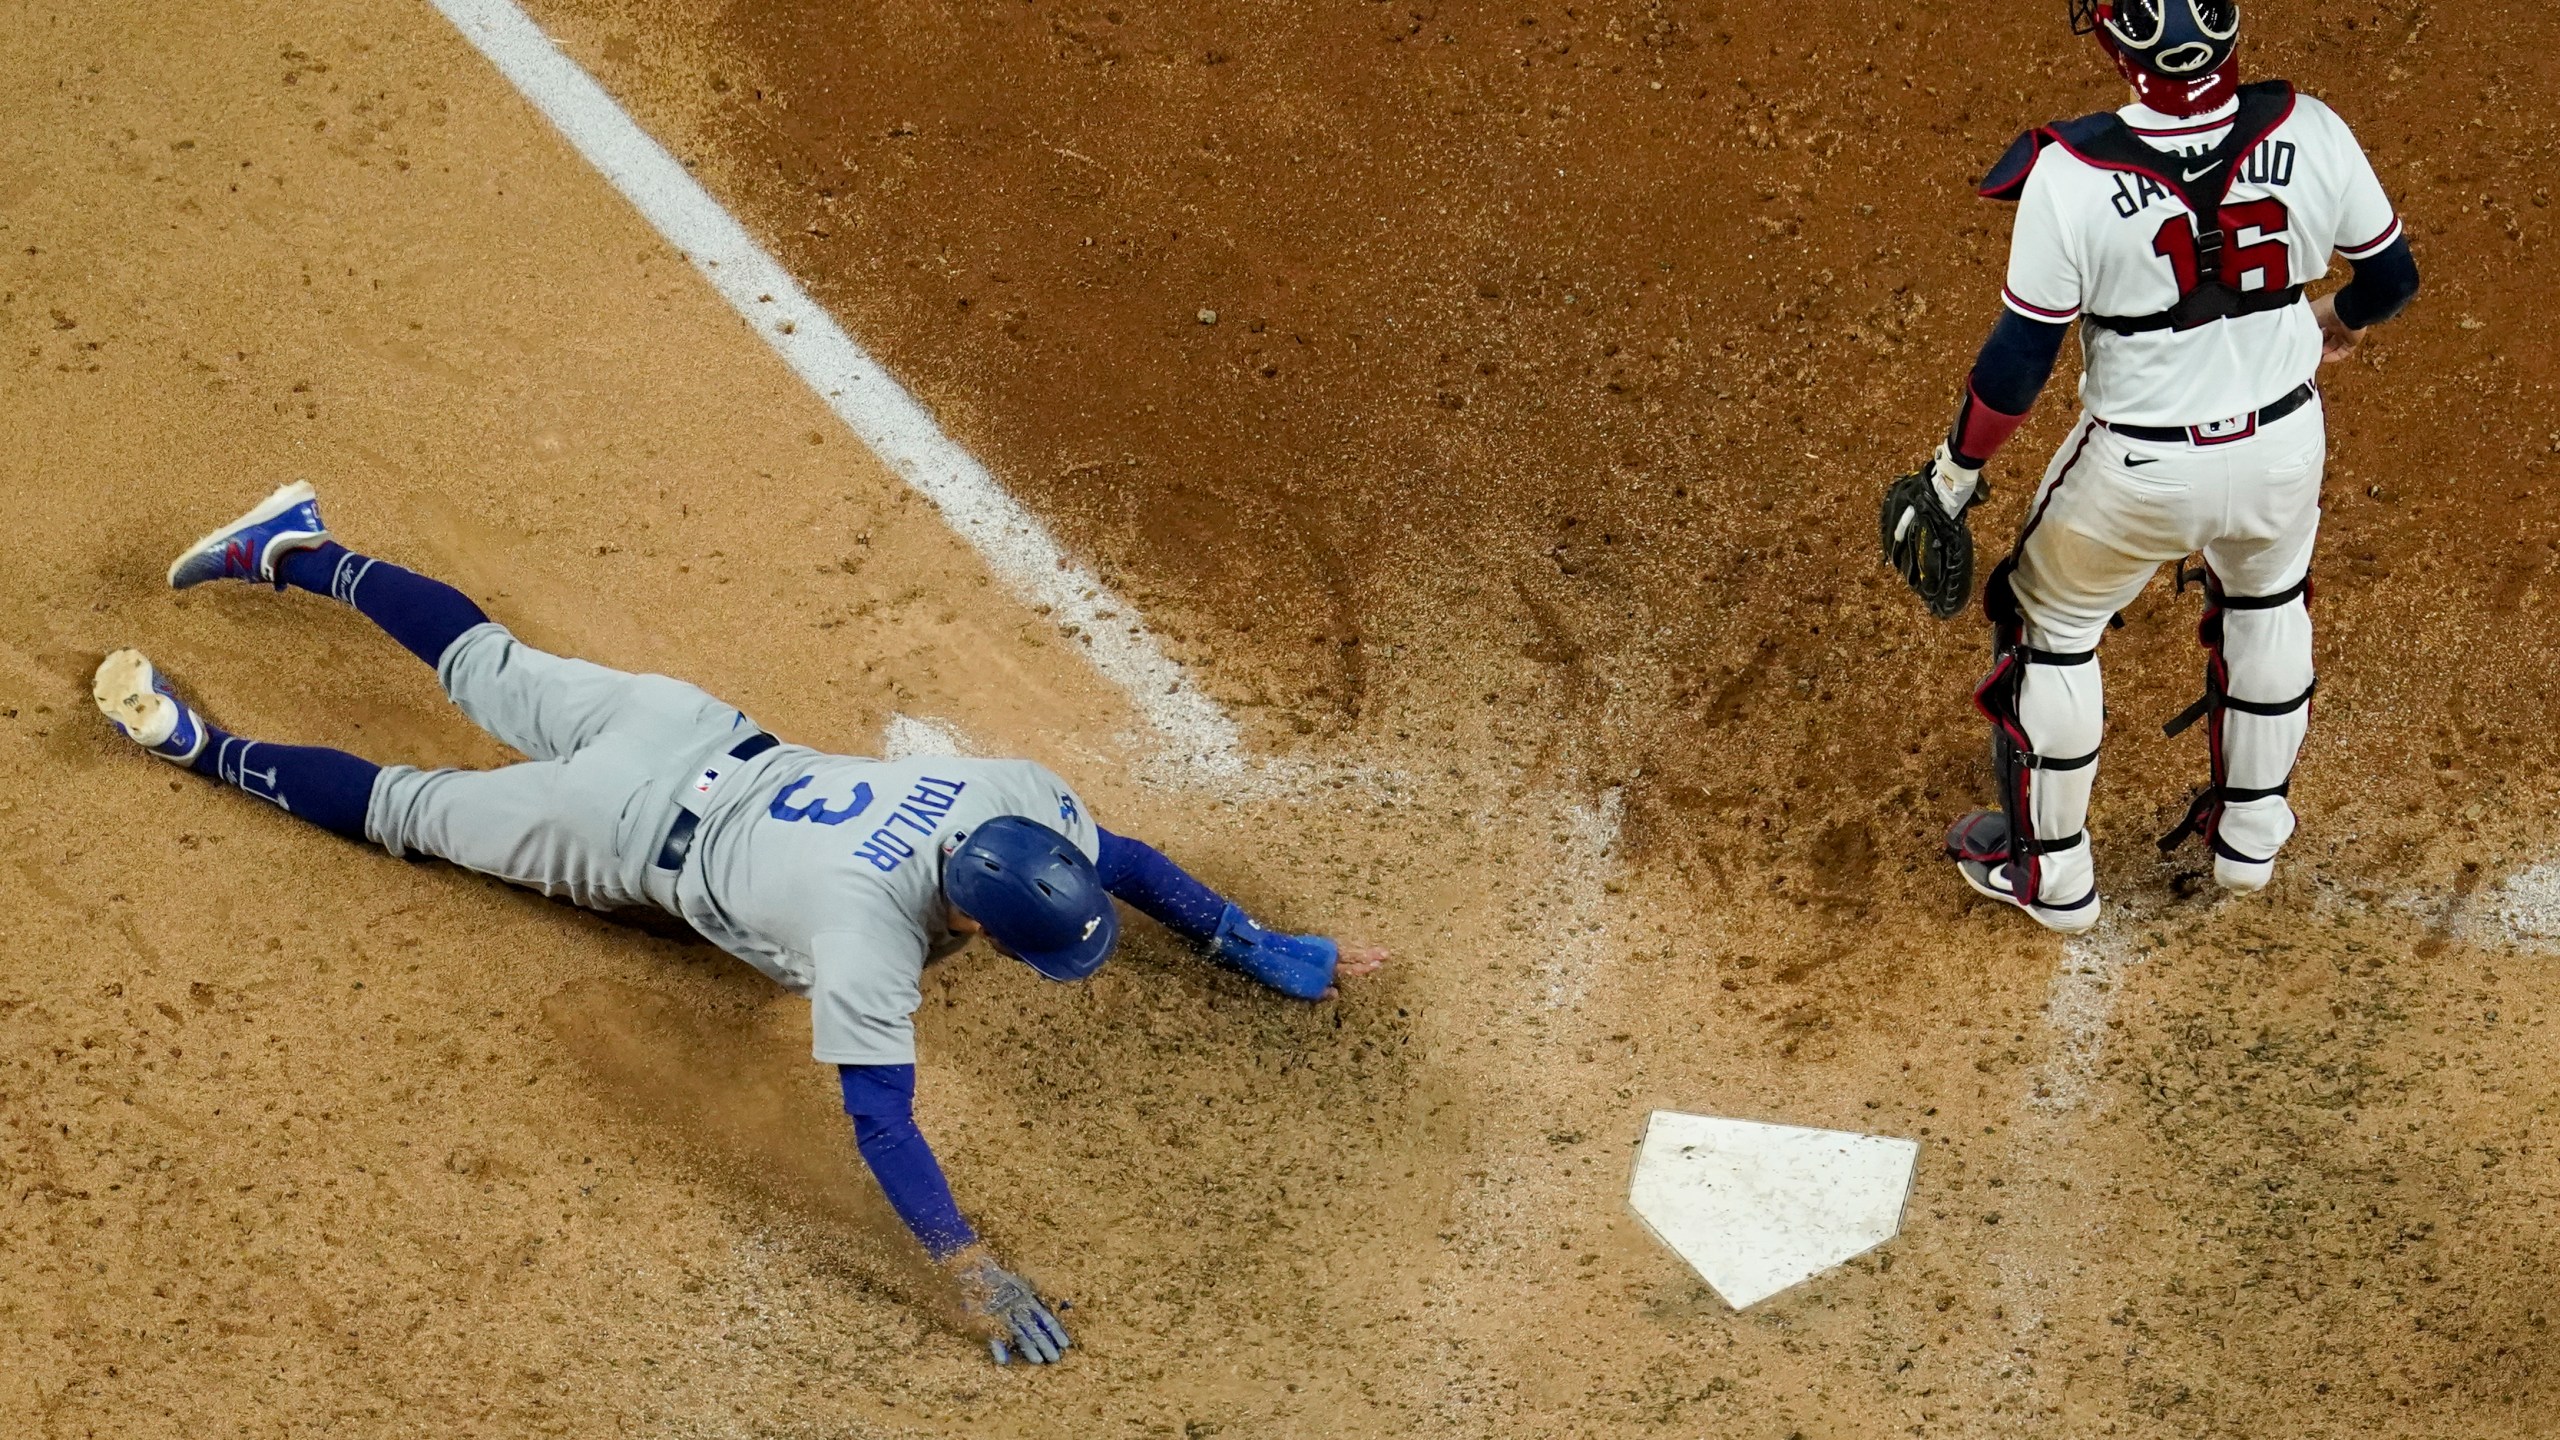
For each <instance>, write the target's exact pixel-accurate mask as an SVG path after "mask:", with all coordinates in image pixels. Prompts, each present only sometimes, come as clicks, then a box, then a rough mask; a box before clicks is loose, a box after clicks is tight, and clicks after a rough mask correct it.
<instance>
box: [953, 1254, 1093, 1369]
mask: <svg viewBox="0 0 2560 1440" xmlns="http://www.w3.org/2000/svg"><path fill="white" fill-rule="evenodd" d="M942 1269H943V1271H944V1273H945V1274H948V1275H949V1276H950V1277H951V1282H952V1284H953V1285H954V1286H955V1287H957V1288H958V1290H959V1292H960V1313H961V1315H962V1316H963V1317H965V1318H966V1320H967V1322H968V1325H969V1328H970V1329H971V1331H973V1332H974V1333H975V1334H976V1335H977V1336H978V1338H979V1339H981V1340H984V1341H986V1342H987V1353H988V1354H990V1355H992V1356H994V1357H995V1362H996V1363H997V1364H999V1365H1009V1364H1011V1363H1013V1357H1014V1356H1015V1355H1017V1354H1019V1355H1020V1356H1021V1357H1022V1358H1023V1359H1025V1360H1028V1361H1030V1362H1031V1363H1032V1364H1034V1365H1054V1364H1056V1363H1057V1362H1058V1359H1059V1357H1060V1356H1062V1355H1064V1354H1065V1353H1066V1351H1067V1349H1068V1347H1069V1346H1072V1345H1073V1344H1075V1342H1074V1341H1072V1340H1070V1339H1068V1338H1067V1327H1066V1326H1064V1325H1062V1324H1060V1323H1059V1322H1058V1317H1057V1315H1056V1313H1055V1312H1053V1311H1052V1310H1051V1309H1050V1308H1049V1305H1048V1303H1047V1302H1046V1301H1044V1300H1042V1299H1041V1298H1040V1295H1039V1292H1038V1291H1036V1290H1033V1289H1032V1288H1031V1282H1030V1281H1028V1280H1025V1279H1023V1278H1022V1277H1021V1276H1019V1275H1016V1274H1014V1273H1013V1272H1012V1271H1010V1270H1007V1269H1005V1268H1004V1267H1003V1266H1001V1265H998V1264H997V1263H996V1257H995V1255H994V1254H993V1253H992V1252H990V1251H989V1250H988V1249H987V1247H986V1246H985V1245H984V1244H976V1245H970V1246H967V1247H965V1248H963V1249H960V1250H957V1251H954V1252H953V1253H952V1254H951V1255H950V1256H948V1257H947V1258H945V1259H944V1260H943V1262H942Z"/></svg>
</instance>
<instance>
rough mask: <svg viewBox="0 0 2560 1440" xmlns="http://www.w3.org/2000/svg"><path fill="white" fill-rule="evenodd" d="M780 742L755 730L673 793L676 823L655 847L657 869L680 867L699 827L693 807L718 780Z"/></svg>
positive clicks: (701, 800)
mask: <svg viewBox="0 0 2560 1440" xmlns="http://www.w3.org/2000/svg"><path fill="white" fill-rule="evenodd" d="M781 743H782V742H781V741H779V740H776V739H774V738H773V737H772V736H770V735H767V734H766V733H764V732H763V731H761V730H759V731H757V732H756V733H754V734H753V735H750V736H748V737H747V738H746V739H744V740H741V741H739V742H738V743H737V744H735V745H732V746H730V747H729V749H728V751H727V753H725V754H723V755H722V756H720V757H719V758H718V759H715V760H713V761H712V762H711V763H710V764H708V765H705V766H703V767H702V773H701V774H699V775H696V776H694V777H693V783H692V784H690V785H687V786H686V787H685V788H684V789H682V790H679V791H677V792H676V821H675V823H674V824H673V825H670V826H668V827H667V841H666V843H665V844H663V845H660V846H659V847H658V859H657V866H658V868H659V869H661V870H681V869H683V868H684V857H685V856H686V855H688V854H690V853H692V850H693V835H694V832H695V831H697V830H700V829H701V828H702V812H701V811H699V810H696V809H694V808H693V807H694V806H696V805H699V804H701V803H702V802H703V801H705V800H707V799H709V798H710V795H711V792H712V791H713V790H715V789H717V788H719V785H720V779H721V777H722V776H724V775H727V774H729V773H730V772H731V771H732V770H734V769H736V768H737V767H738V766H740V765H743V764H745V763H746V762H748V761H750V760H753V759H754V758H756V757H757V756H759V755H761V754H763V753H764V752H766V751H767V750H770V749H772V748H773V747H774V746H776V745H779V744H781Z"/></svg>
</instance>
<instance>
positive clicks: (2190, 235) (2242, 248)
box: [2151, 196, 2293, 297]
mask: <svg viewBox="0 0 2560 1440" xmlns="http://www.w3.org/2000/svg"><path fill="white" fill-rule="evenodd" d="M2291 218H2292V217H2291V216H2289V215H2287V214H2286V213H2285V208H2284V202H2283V201H2281V200H2278V199H2275V198H2274V197H2272V196H2270V197H2268V198H2267V199H2264V200H2243V201H2241V202H2240V203H2239V204H2237V205H2225V206H2223V207H2222V233H2223V234H2224V235H2225V236H2227V237H2229V238H2228V239H2227V240H2225V242H2224V243H2223V247H2222V273H2221V274H2220V275H2217V276H2214V277H2211V278H2214V279H2217V280H2220V281H2221V282H2222V283H2223V284H2225V285H2228V286H2230V287H2231V288H2232V289H2234V290H2282V289H2283V288H2285V287H2286V286H2288V285H2291V284H2292V283H2293V251H2292V249H2291V248H2290V247H2289V246H2288V245H2287V244H2286V243H2285V238H2284V232H2285V226H2286V225H2287V224H2288V223H2290V221H2291ZM2244 238H2246V239H2247V243H2246V244H2242V243H2240V242H2241V241H2242V240H2243V239H2244ZM2151 253H2152V254H2154V255H2157V256H2159V257H2160V258H2161V259H2163V260H2166V261H2168V262H2169V268H2170V270H2171V271H2173V272H2175V273H2176V275H2177V277H2178V294H2179V295H2180V296H2181V297H2184V296H2186V295H2190V294H2192V293H2194V291H2195V288H2196V287H2197V286H2199V285H2202V284H2203V283H2204V282H2205V280H2206V278H2207V277H2206V276H2205V274H2204V266H2203V264H2202V262H2200V261H2199V260H2198V259H2197V258H2196V222H2195V217H2194V216H2192V215H2172V216H2170V217H2169V218H2168V219H2166V220H2164V221H2162V222H2161V223H2160V233H2159V234H2157V235H2154V236H2152V237H2151ZM2252 271H2255V272H2256V273H2257V274H2258V275H2259V276H2260V277H2262V278H2260V280H2259V281H2258V283H2257V284H2255V285H2252V284H2250V283H2249V275H2250V273H2251V272H2252Z"/></svg>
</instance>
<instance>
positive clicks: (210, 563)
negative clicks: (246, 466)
mask: <svg viewBox="0 0 2560 1440" xmlns="http://www.w3.org/2000/svg"><path fill="white" fill-rule="evenodd" d="M328 538H329V527H328V526H326V525H324V524H322V523H320V497H319V495H318V494H317V493H316V492H315V491H313V490H312V488H311V482H310V481H308V480H296V481H294V482H293V483H292V484H290V485H280V486H278V487H276V493H274V494H273V495H270V496H268V497H267V498H266V499H264V500H261V501H259V502H258V503H257V504H255V505H252V506H250V507H249V513H247V514H245V515H243V516H241V517H240V518H239V519H237V520H234V521H232V522H231V523H230V524H228V525H225V526H223V527H222V528H221V529H219V530H216V531H214V532H213V533H212V534H210V535H207V536H206V537H204V538H203V539H201V540H199V541H197V542H196V543H194V544H193V545H190V546H188V547H187V548H186V551H185V553H183V554H181V555H180V556H179V557H178V558H177V559H176V560H173V561H171V562H170V564H169V588H170V589H172V590H184V589H186V588H188V587H189V586H191V585H202V584H203V583H205V582H206V581H208V580H264V581H266V582H267V583H269V584H271V585H273V586H275V587H276V588H277V589H279V590H281V589H283V588H284V582H283V581H282V580H279V579H277V578H276V562H277V561H278V560H281V559H283V558H284V557H285V556H286V555H287V554H289V553H290V552H292V551H295V550H308V549H310V548H311V547H313V546H315V545H318V544H319V543H321V542H322V541H324V540H327V539H328Z"/></svg>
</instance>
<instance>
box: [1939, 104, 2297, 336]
mask: <svg viewBox="0 0 2560 1440" xmlns="http://www.w3.org/2000/svg"><path fill="white" fill-rule="evenodd" d="M2292 114H2293V86H2292V85H2291V84H2289V83H2287V82H2285V81H2282V80H2265V81H2260V82H2258V83H2256V84H2252V85H2243V86H2241V87H2240V105H2239V109H2238V110H2237V111H2236V112H2235V113H2234V114H2233V116H2232V120H2231V129H2230V131H2229V132H2228V133H2227V134H2225V135H2224V136H2223V137H2222V141H2221V143H2220V144H2217V145H2215V146H2214V147H2213V148H2212V149H2210V150H2208V151H2205V152H2204V153H2203V154H2201V155H2179V154H2174V153H2170V152H2165V151H2161V150H2156V149H2154V148H2152V147H2151V146H2150V145H2149V144H2147V143H2145V142H2144V141H2143V140H2142V138H2141V137H2140V136H2138V135H2136V134H2134V133H2133V127H2131V126H2129V125H2127V124H2125V123H2124V120H2123V118H2122V117H2120V116H2118V115H2116V114H2115V113H2114V112H2113V111H2102V112H2100V113H2098V114H2095V115H2085V116H2082V117H2081V118H2080V119H2077V120H2067V121H2064V122H2062V123H2060V124H2056V125H2047V126H2043V127H2040V128H2038V129H2035V130H2030V131H2028V132H2027V133H2026V134H2024V135H2021V136H2019V137H2018V139H2017V142H2016V143H2015V144H2013V145H2011V146H2010V147H2009V152H2008V153H2007V154H2005V155H2003V156H2001V157H2000V163H1999V164H1997V165H1995V166H1993V167H1992V169H1991V174H1990V175H1989V176H1987V177H1986V178H1985V179H1984V180H1983V182H1982V194H1983V195H1985V196H1986V197H1988V198H1990V199H1993V200H2009V201H2014V200H2016V199H2017V198H2018V197H2019V195H2020V194H2022V193H2023V192H2024V191H2025V189H2026V185H2027V176H2028V174H2029V172H2031V171H2033V170H2034V168H2035V159H2036V156H2037V155H2038V154H2039V153H2040V152H2041V151H2042V150H2043V149H2044V147H2045V146H2047V145H2059V146H2061V147H2062V148H2063V149H2065V150H2067V151H2069V152H2070V153H2071V154H2072V155H2073V156H2075V157H2076V158H2078V159H2079V160H2081V161H2083V162H2084V163H2086V164H2089V165H2092V166H2095V167H2097V168H2099V169H2102V170H2115V171H2120V172H2123V173H2125V174H2129V175H2133V176H2136V177H2138V179H2139V181H2140V182H2143V183H2148V184H2151V185H2156V186H2158V187H2159V188H2160V189H2161V190H2162V191H2163V192H2165V193H2167V194H2170V195H2174V196H2176V197H2177V198H2178V199H2179V201H2181V202H2182V203H2183V204H2185V206H2186V207H2187V211H2188V213H2189V214H2190V215H2191V216H2193V217H2194V231H2195V253H2194V257H2193V264H2192V265H2191V266H2182V267H2179V279H2180V287H2179V295H2178V300H2177V303H2176V304H2174V305H2172V306H2170V307H2169V308H2168V309H2166V310H2158V311H2154V312H2152V313H2151V314H2148V315H2087V316H2084V317H2083V318H2085V319H2086V320H2088V322H2089V323H2090V324H2092V325H2097V326H2100V327H2103V328H2105V329H2108V330H2112V331H2114V332H2116V333H2117V334H2119V335H2136V334H2141V333H2143V332H2145V331H2150V330H2192V329H2194V328H2196V327H2197V326H2199V325H2209V324H2211V323H2213V322H2214V321H2216V320H2227V319H2230V318H2232V317H2234V316H2238V315H2255V314H2259V313H2261V312H2264V311H2268V310H2282V309H2284V308H2285V307H2287V306H2289V305H2292V304H2294V303H2296V302H2297V301H2299V300H2301V298H2302V287H2301V286H2300V285H2286V286H2282V287H2279V288H2275V289H2266V290H2242V289H2240V288H2239V287H2238V286H2237V285H2235V284H2234V283H2233V279H2234V277H2233V276H2231V275H2229V274H2227V273H2226V263H2225V262H2226V259H2227V258H2228V257H2229V256H2230V254H2231V253H2232V247H2230V246H2229V245H2228V244H2227V243H2226V230H2227V226H2228V224H2229V223H2238V224H2242V225H2247V224H2250V223H2252V222H2251V221H2250V219H2249V218H2248V217H2247V216H2244V215H2241V214H2238V213H2237V212H2236V211H2235V212H2234V213H2232V214H2230V215H2226V214H2225V213H2224V210H2223V200H2224V198H2225V197H2226V196H2228V195H2229V193H2230V190H2231V186H2232V182H2233V181H2234V180H2236V179H2238V178H2239V175H2240V173H2241V162H2242V160H2243V158H2244V157H2246V156H2248V155H2249V153H2250V152H2251V151H2253V150H2255V149H2257V148H2258V145H2259V143H2260V142H2261V141H2263V140H2265V139H2266V138H2267V136H2268V135H2269V134H2271V133H2272V132H2273V131H2274V130H2275V129H2276V127H2277V126H2279V125H2282V124H2283V123H2284V122H2285V121H2286V119H2288V118H2289V117H2291V115H2292ZM2247 208H2248V207H2247V206H2241V207H2239V209H2241V210H2246V209H2247Z"/></svg>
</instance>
